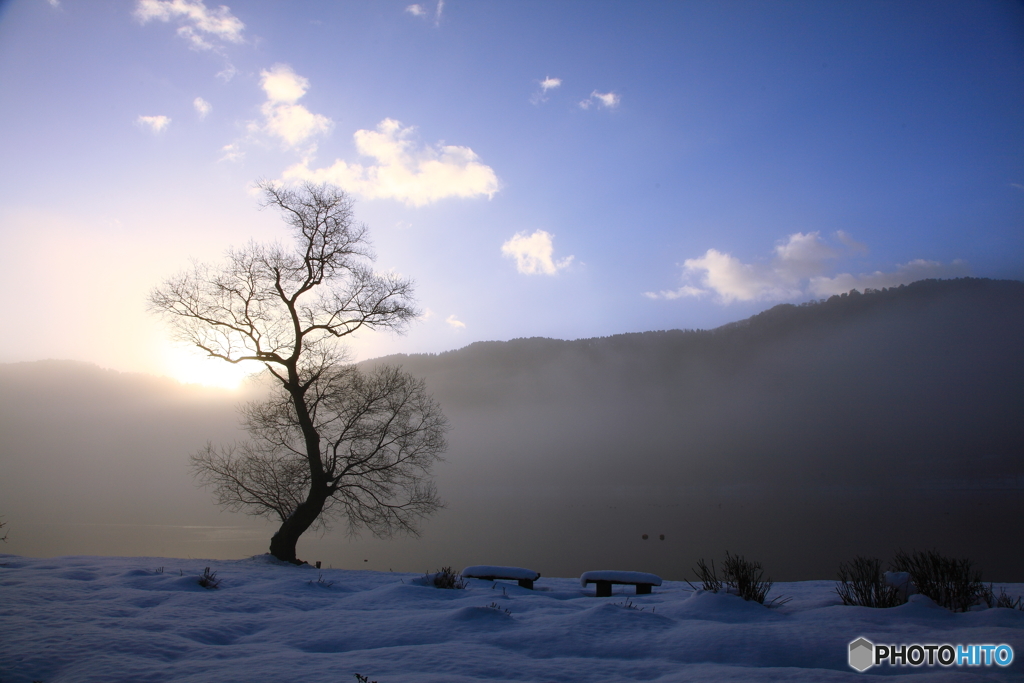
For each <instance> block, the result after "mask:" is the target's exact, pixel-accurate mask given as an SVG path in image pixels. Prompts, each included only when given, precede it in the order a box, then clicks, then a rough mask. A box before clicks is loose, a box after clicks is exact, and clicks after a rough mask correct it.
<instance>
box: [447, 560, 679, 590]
mask: <svg viewBox="0 0 1024 683" xmlns="http://www.w3.org/2000/svg"><path fill="white" fill-rule="evenodd" d="M462 576H463V577H464V578H467V579H485V580H487V581H496V580H498V579H507V580H511V581H518V582H519V585H520V586H522V587H523V588H529V589H530V590H533V582H534V581H536V580H537V579H539V578H540V572H535V571H533V570H532V569H523V568H522V567H493V566H491V565H487V564H480V565H474V566H472V567H466V568H465V569H463V570H462ZM659 583H660V581H659Z"/></svg>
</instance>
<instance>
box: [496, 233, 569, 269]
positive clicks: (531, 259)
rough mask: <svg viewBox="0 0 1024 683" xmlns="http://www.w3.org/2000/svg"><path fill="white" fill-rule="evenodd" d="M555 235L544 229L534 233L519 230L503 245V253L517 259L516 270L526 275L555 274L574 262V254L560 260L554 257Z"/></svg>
mask: <svg viewBox="0 0 1024 683" xmlns="http://www.w3.org/2000/svg"><path fill="white" fill-rule="evenodd" d="M553 238H554V236H553V235H551V234H550V233H548V232H546V231H544V230H536V231H534V233H533V234H532V235H527V234H526V233H525V232H517V233H516V234H515V236H513V237H512V239H510V240H508V241H507V242H505V243H504V244H502V245H501V253H502V254H504V255H505V256H509V257H511V258H514V259H515V260H516V270H518V271H519V272H520V273H523V274H524V275H554V274H555V273H557V272H558V271H559V270H562V269H563V268H567V267H568V266H569V264H570V263H572V259H573V257H572V256H566V257H565V258H563V259H560V260H559V261H555V260H553V259H552V255H553V254H554V251H555V247H554V243H553V242H552V240H553Z"/></svg>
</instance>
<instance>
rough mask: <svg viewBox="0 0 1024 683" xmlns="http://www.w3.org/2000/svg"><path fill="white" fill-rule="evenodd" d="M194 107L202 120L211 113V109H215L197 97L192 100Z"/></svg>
mask: <svg viewBox="0 0 1024 683" xmlns="http://www.w3.org/2000/svg"><path fill="white" fill-rule="evenodd" d="M192 106H193V107H195V108H196V111H197V112H198V113H199V118H201V119H205V118H206V115H207V114H209V113H210V110H211V109H213V106H212V105H211V104H210V103H209V102H207V101H206V100H204V99H203V98H202V97H197V98H195V99H194V100H192Z"/></svg>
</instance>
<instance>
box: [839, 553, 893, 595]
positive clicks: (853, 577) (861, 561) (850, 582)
mask: <svg viewBox="0 0 1024 683" xmlns="http://www.w3.org/2000/svg"><path fill="white" fill-rule="evenodd" d="M836 593H838V594H839V598H840V599H841V600H842V601H843V604H844V605H859V606H861V607H896V606H897V605H902V604H903V603H905V602H906V601H907V597H906V594H905V592H904V591H902V590H900V588H899V587H897V586H890V585H888V584H887V583H886V582H885V577H884V576H883V575H882V561H881V560H879V559H876V558H870V557H861V556H859V555H858V556H857V557H855V558H854V559H853V561H852V562H850V563H849V564H846V563H840V565H839V582H838V583H837V584H836Z"/></svg>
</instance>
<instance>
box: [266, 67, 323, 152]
mask: <svg viewBox="0 0 1024 683" xmlns="http://www.w3.org/2000/svg"><path fill="white" fill-rule="evenodd" d="M260 86H261V87H262V88H263V91H264V92H265V93H266V94H267V101H266V102H264V103H263V105H262V106H261V107H260V111H261V112H262V113H263V123H262V124H258V125H254V126H251V128H254V129H257V130H262V131H263V132H265V133H267V134H269V135H271V136H273V137H276V138H278V139H279V140H281V141H282V142H283V143H284V145H285V146H286V147H291V148H296V147H298V146H299V145H301V144H303V143H305V142H306V141H308V140H310V139H311V138H313V137H314V136H316V135H319V134H321V133H326V132H328V131H329V130H330V129H331V126H332V125H333V122H332V121H331V120H330V119H329V118H327V117H326V116H323V115H321V114H314V113H313V112H311V111H309V110H308V109H306V107H304V106H302V105H301V104H296V102H298V100H299V99H300V98H301V97H302V96H303V95H305V94H306V91H307V90H308V89H309V80H308V79H307V78H304V77H303V76H299V75H298V74H296V73H295V72H294V71H292V68H291V67H290V66H288V65H287V64H275V65H274V66H273V67H271V69H270V70H269V71H261V72H260Z"/></svg>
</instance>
